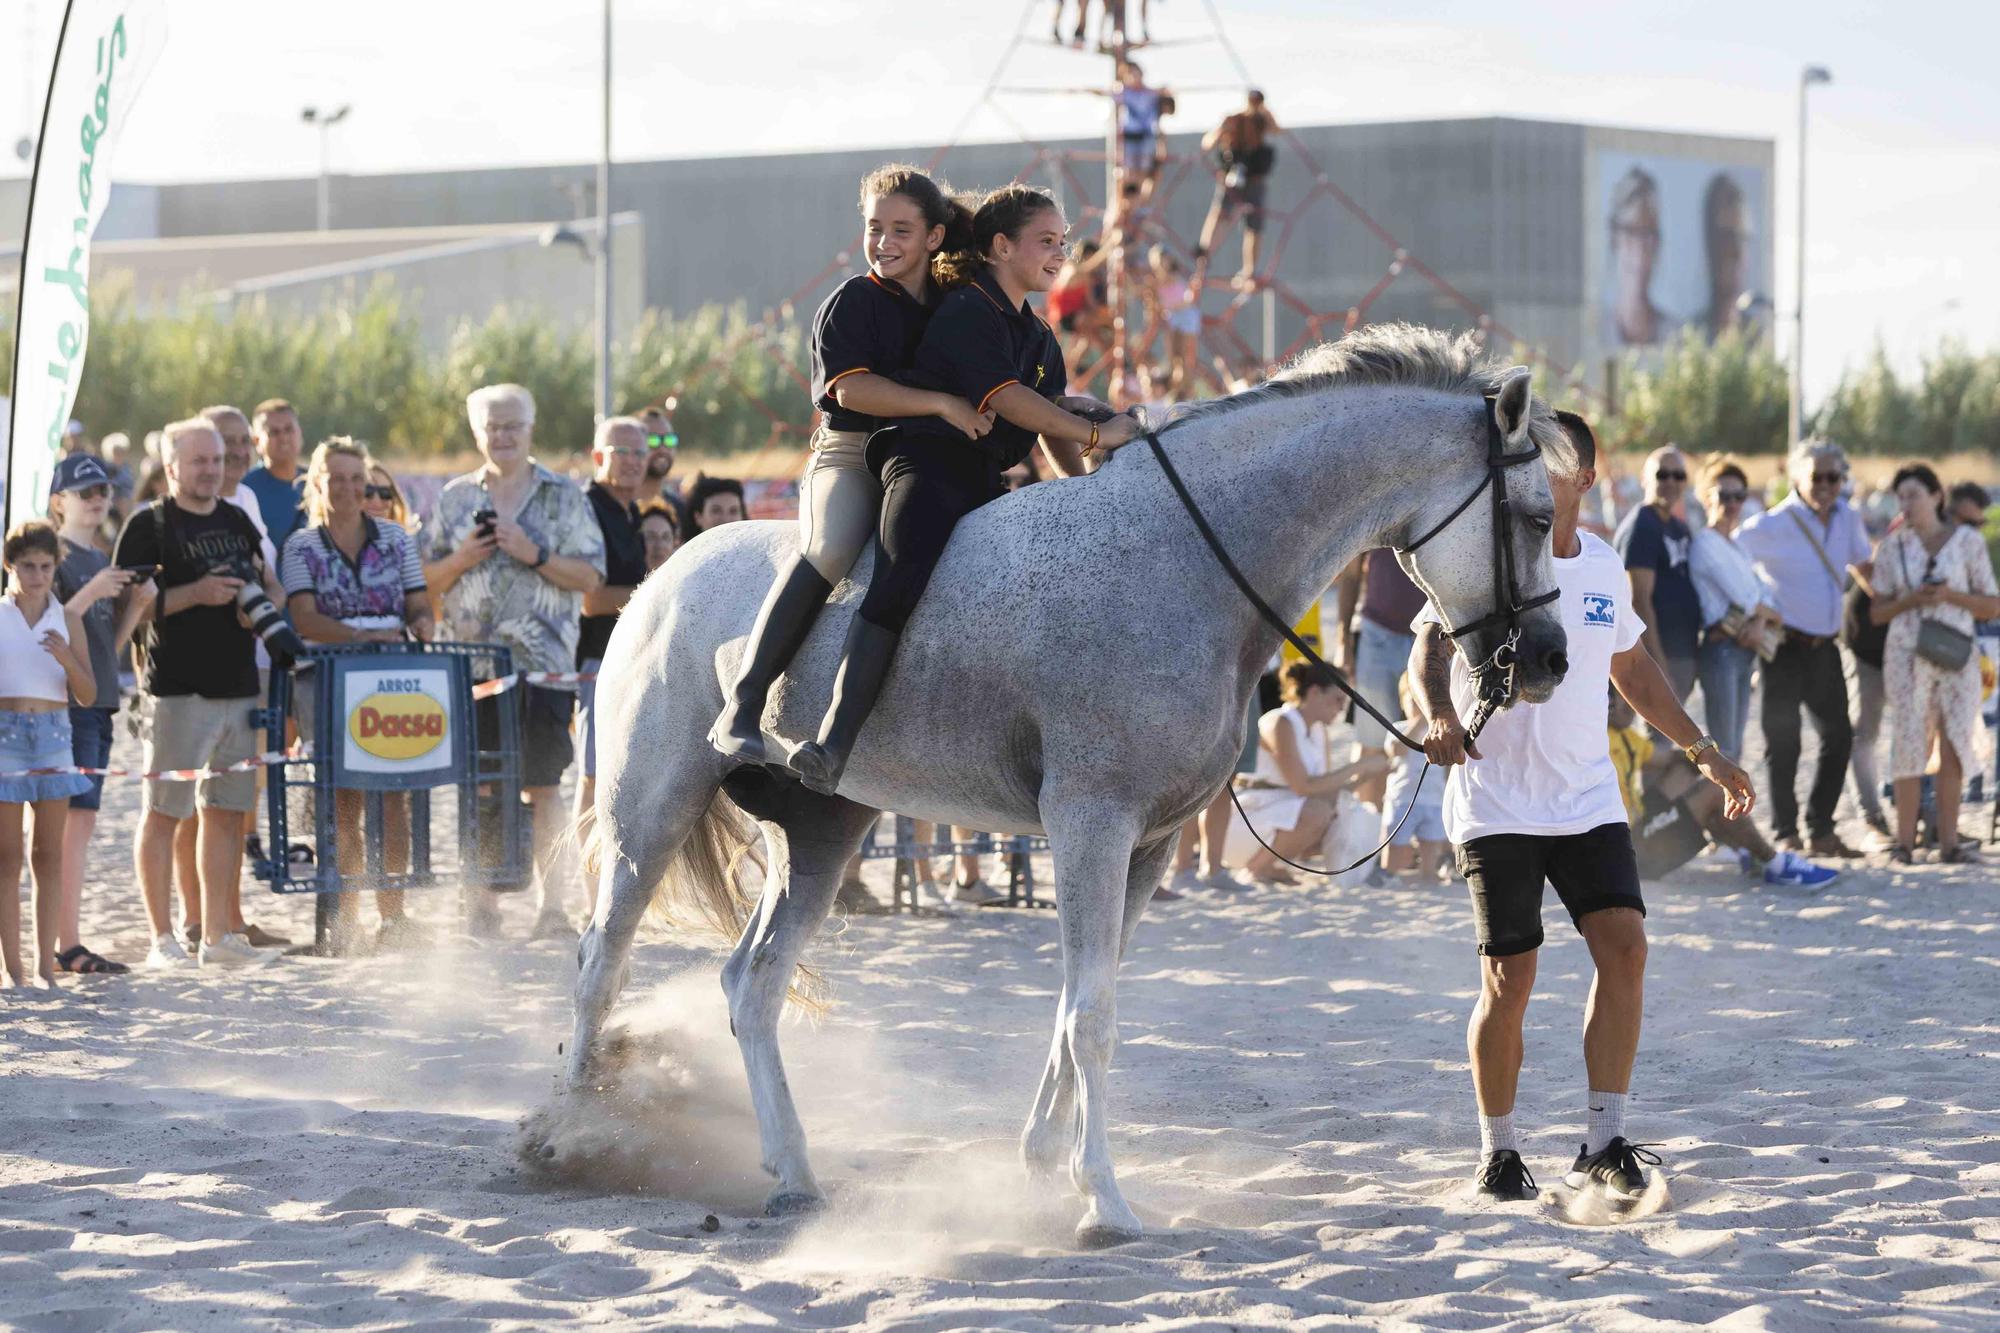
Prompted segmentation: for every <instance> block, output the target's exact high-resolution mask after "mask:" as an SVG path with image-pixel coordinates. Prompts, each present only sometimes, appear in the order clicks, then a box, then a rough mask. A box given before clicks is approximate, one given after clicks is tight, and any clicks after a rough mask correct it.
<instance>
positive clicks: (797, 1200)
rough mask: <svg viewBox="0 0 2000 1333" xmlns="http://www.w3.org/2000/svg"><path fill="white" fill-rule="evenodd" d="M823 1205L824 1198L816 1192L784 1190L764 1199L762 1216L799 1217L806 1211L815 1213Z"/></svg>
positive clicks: (824, 1205) (824, 1204) (824, 1203)
mask: <svg viewBox="0 0 2000 1333" xmlns="http://www.w3.org/2000/svg"><path fill="white" fill-rule="evenodd" d="M824 1207H826V1200H825V1199H824V1198H822V1197H820V1196H819V1195H817V1194H805V1193H802V1192H800V1191H797V1190H784V1191H781V1192H779V1193H777V1194H773V1195H772V1196H771V1197H770V1198H768V1199H766V1200H765V1201H764V1216H766V1217H800V1216H803V1215H805V1214H807V1213H816V1212H818V1211H819V1210H820V1209H822V1208H824Z"/></svg>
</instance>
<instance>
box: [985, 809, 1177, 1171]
mask: <svg viewBox="0 0 2000 1333" xmlns="http://www.w3.org/2000/svg"><path fill="white" fill-rule="evenodd" d="M1174 837H1175V835H1173V834H1169V835H1168V836H1167V837H1164V838H1161V839H1160V840H1159V841H1157V842H1155V843H1153V844H1151V845H1150V846H1146V847H1141V848H1139V849H1138V850H1137V851H1135V852H1133V853H1132V861H1131V865H1130V868H1129V869H1128V871H1127V873H1126V879H1125V911H1124V917H1123V920H1122V921H1121V923H1120V930H1119V945H1118V957H1119V959H1120V960H1121V961H1122V960H1123V959H1124V957H1125V951H1126V950H1127V949H1130V948H1131V947H1132V932H1133V931H1134V930H1135V929H1137V927H1138V925H1139V916H1140V914H1141V913H1142V912H1144V911H1145V909H1146V903H1147V901H1148V900H1150V899H1151V898H1152V896H1153V890H1155V889H1157V888H1158V887H1159V886H1160V876H1162V875H1163V874H1165V873H1166V869H1167V862H1168V861H1170V860H1172V859H1173V852H1174ZM1068 1013H1069V993H1068V992H1067V991H1065V992H1064V993H1063V996H1062V998H1061V999H1059V1000H1058V1001H1057V1002H1056V1032H1055V1039H1054V1040H1053V1041H1051V1042H1050V1043H1049V1059H1048V1063H1047V1064H1046V1065H1044V1066H1043V1068H1042V1082H1041V1086H1040V1087H1038V1088H1036V1089H1035V1105H1034V1108H1033V1109H1032V1110H1031V1111H1029V1112H1028V1123H1027V1124H1026V1125H1025V1126H1024V1127H1023V1128H1022V1130H1021V1161H1022V1164H1023V1165H1025V1166H1026V1167H1027V1168H1028V1172H1029V1174H1030V1175H1034V1176H1042V1177H1047V1176H1052V1175H1054V1174H1055V1172H1056V1168H1057V1167H1058V1166H1060V1165H1061V1164H1062V1159H1063V1157H1064V1156H1065V1155H1066V1154H1067V1152H1068V1150H1069V1147H1070V1144H1071V1143H1072V1142H1073V1141H1074V1139H1075V1135H1076V1064H1075V1062H1074V1061H1073V1060H1071V1059H1070V1053H1069V1031H1068V1023H1067V1016H1068Z"/></svg>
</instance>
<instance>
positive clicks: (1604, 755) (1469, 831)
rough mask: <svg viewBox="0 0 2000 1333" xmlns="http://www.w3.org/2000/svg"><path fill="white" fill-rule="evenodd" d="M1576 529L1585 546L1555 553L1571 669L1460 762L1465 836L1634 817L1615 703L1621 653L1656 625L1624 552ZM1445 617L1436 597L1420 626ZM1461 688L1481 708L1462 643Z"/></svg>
mask: <svg viewBox="0 0 2000 1333" xmlns="http://www.w3.org/2000/svg"><path fill="white" fill-rule="evenodd" d="M1576 535H1577V540H1578V541H1579V542H1581V543H1582V545H1583V549H1582V550H1581V551H1579V552H1578V553H1577V554H1576V555H1575V556H1573V557H1572V558H1570V559H1568V560H1561V559H1558V560H1556V561H1555V569H1556V584H1557V586H1559V587H1560V588H1561V589H1562V597H1561V598H1560V599H1559V600H1558V602H1557V605H1559V606H1561V607H1562V617H1563V632H1564V633H1565V634H1567V635H1568V636H1569V673H1568V674H1567V675H1565V676H1564V677H1563V681H1562V684H1560V685H1558V686H1556V692H1555V693H1554V694H1553V695H1551V696H1550V697H1549V701H1548V702H1547V703H1542V704H1526V703H1519V704H1515V705H1514V706H1513V707H1512V708H1506V709H1502V710H1501V711H1500V712H1498V713H1495V714H1494V715H1493V719H1492V721H1490V722H1488V723H1487V724H1486V729H1485V730H1484V731H1482V732H1480V733H1479V742H1478V743H1479V750H1480V753H1481V754H1484V755H1485V756H1486V757H1485V758H1484V759H1473V760H1469V761H1468V762H1466V763H1463V764H1459V765H1457V766H1455V767H1454V768H1453V769H1452V770H1451V775H1450V777H1449V778H1448V779H1447V781H1446V782H1445V788H1444V829H1445V835H1446V836H1447V837H1449V838H1450V839H1451V840H1452V841H1453V842H1455V843H1466V842H1470V841H1472V839H1474V838H1483V837H1486V836H1487V835H1489V834H1493V833H1533V834H1539V835H1542V836H1544V837H1566V836H1568V835H1570V834H1572V833H1587V832H1589V831H1590V830H1591V829H1594V828H1596V827H1598V826H1599V825H1600V824H1623V823H1625V822H1626V819H1625V801H1624V798H1623V797H1621V796H1620V795H1619V792H1618V770H1617V769H1616V768H1614V767H1613V766H1612V764H1611V745H1610V741H1609V739H1608V733H1607V732H1606V731H1605V708H1606V704H1607V702H1608V699H1609V690H1610V688H1611V658H1612V656H1613V655H1614V654H1616V653H1622V652H1624V651H1625V650H1626V649H1627V648H1630V647H1631V646H1632V645H1633V644H1635V643H1637V642H1639V638H1640V636H1641V635H1642V634H1644V633H1645V631H1646V627H1645V625H1644V624H1642V623H1641V622H1640V620H1639V617H1638V616H1637V615H1636V614H1634V613H1633V610H1632V585H1631V582H1630V580H1629V579H1628V578H1627V577H1626V574H1625V562H1624V561H1623V560H1622V559H1620V558H1619V556H1618V552H1616V551H1614V550H1612V549H1611V547H1610V546H1609V545H1607V544H1606V543H1605V542H1604V541H1603V540H1602V539H1601V538H1598V537H1595V536H1592V535H1591V534H1590V533H1588V532H1582V531H1579V532H1578V533H1577V534H1576ZM1440 619H1441V617H1440V616H1439V615H1438V614H1437V609H1436V608H1435V607H1433V606H1431V605H1429V604H1426V605H1425V607H1424V609H1423V610H1422V611H1420V612H1418V613H1417V618H1416V620H1414V621H1413V622H1411V627H1412V628H1415V627H1416V626H1418V625H1422V624H1424V623H1426V622H1436V621H1439V620H1440ZM1451 697H1452V702H1453V703H1454V704H1455V705H1456V706H1457V707H1458V711H1459V715H1460V716H1461V717H1469V716H1471V713H1472V707H1473V703H1474V696H1473V690H1472V671H1471V668H1470V667H1469V666H1468V665H1467V664H1466V660H1465V655H1464V654H1462V653H1459V654H1454V655H1453V657H1452V663H1451Z"/></svg>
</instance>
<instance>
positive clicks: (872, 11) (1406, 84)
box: [0, 0, 2000, 398]
mask: <svg viewBox="0 0 2000 1333" xmlns="http://www.w3.org/2000/svg"><path fill="white" fill-rule="evenodd" d="M171 7H172V34H171V36H170V38H169V44H168V47H167V50H166V53H165V55H164V56H163V57H162V59H161V62H160V65H159V67H158V69H157V70H156V71H155V72H154V74H153V76H152V82H151V83H150V84H149V85H148V87H147V90H146V92H145V95H144V98H143V100H142V102H141V105H140V111H141V115H140V118H139V120H138V121H136V122H135V123H134V125H133V126H132V128H131V129H130V131H129V132H128V135H127V137H126V139H125V141H124V143H123V145H122V147H121V149H120V153H119V158H118V161H117V163H116V164H115V172H116V174H117V176H118V178H120V179H123V180H133V181H147V182H166V181H180V180H216V179H230V178H255V177H269V176H300V175H310V174H312V173H313V172H315V171H316V170H317V168H318V152H319V148H318V143H317V137H316V134H315V132H314V131H313V130H311V129H309V128H307V127H306V126H304V125H303V124H301V123H300V119H299V111H300V109H301V108H302V107H304V106H307V105H313V104H318V105H326V106H331V105H338V104H341V103H351V104H352V105H353V107H354V111H353V113H352V115H351V116H350V117H349V119H348V121H347V122H346V123H345V124H343V125H342V126H340V127H339V128H338V129H336V130H334V131H333V132H332V134H331V136H330V139H329V155H330V163H331V168H332V170H333V171H335V172H337V173H374V172H388V171H401V170H412V169H438V168H451V167H466V166H485V165H520V164H531V163H545V162H568V161H582V160H589V159H592V158H594V157H595V155H596V152H597V143H598V133H599V130H598V97H599V93H598V86H599V85H598V68H599V63H598V62H599V42H600V31H601V30H600V26H599V24H600V22H601V19H600V15H601V12H602V11H601V6H600V4H599V3H598V0H340V3H338V4H334V5H326V6H319V5H308V4H302V3H296V2H294V3H284V4H274V3H271V0H171ZM1092 8H1093V13H1094V12H1095V8H1096V7H1095V5H1093V7H1092ZM1131 8H1132V9H1133V11H1134V13H1135V15H1136V12H1137V8H1138V0H1131ZM1053 9H1054V0H1033V3H1032V4H1029V5H1027V6H1025V8H1024V7H1023V6H1022V5H1019V4H1016V3H1014V2H1013V0H990V2H989V3H972V2H971V0H878V2H876V3H867V2H866V0H706V2H705V3H700V4H693V3H688V2H687V0H615V8H614V19H615V25H616V27H615V40H614V54H613V69H614V76H613V85H614V93H613V120H614V124H615V130H614V138H613V154H614V156H615V157H618V158H628V159H634V160H641V159H652V158H661V157H687V156H707V155H716V154H737V153H745V152H777V151H795V150H811V149H816V148H833V147H845V148H852V147H863V146H870V145H882V146H885V147H886V146H895V145H906V144H916V143H930V142H936V141H937V140H939V139H940V138H942V137H945V136H946V135H948V134H949V133H950V132H951V131H952V130H953V129H954V127H957V126H959V125H960V124H961V122H962V121H963V122H964V130H963V134H962V136H961V137H962V138H963V139H965V140H967V141H978V140H1007V139H1011V138H1013V137H1014V133H1015V130H1016V129H1017V128H1018V129H1019V130H1020V131H1023V132H1026V133H1030V134H1034V135H1037V136H1047V137H1058V136H1070V135H1076V134H1079V133H1085V132H1094V131H1095V129H1096V127H1097V126H1099V125H1101V124H1102V120H1101V115H1102V113H1101V110H1100V108H1099V104H1097V103H1095V102H1093V101H1089V100H1086V99H1083V98H1079V97H1075V96H1067V95H1055V94H1048V93H1032V92H1012V91H1009V92H1005V93H1002V94H1000V95H999V96H997V97H996V98H994V99H993V104H991V105H986V106H981V105H980V99H981V93H982V91H983V90H984V89H985V87H986V86H987V84H988V82H989V80H990V78H991V77H992V75H993V72H994V70H995V68H996V66H997V65H998V63H999V62H1000V59H1001V56H1002V54H1003V52H1004V51H1005V50H1006V48H1007V45H1008V43H1009V40H1010V38H1011V37H1012V36H1013V34H1014V33H1015V32H1016V31H1017V29H1019V28H1020V27H1022V25H1023V18H1024V16H1025V17H1026V24H1025V27H1026V31H1027V33H1028V35H1029V38H1030V40H1029V41H1028V42H1026V43H1025V44H1024V45H1023V46H1022V47H1021V48H1020V49H1019V50H1018V52H1017V53H1016V54H1015V56H1014V57H1013V58H1012V60H1011V61H1010V62H1009V65H1008V73H1007V76H1006V79H1005V83H1006V85H1007V86H1008V87H1010V88H1051V87H1058V88H1060V87H1075V86H1078V85H1081V84H1084V83H1088V82H1094V81H1096V80H1098V79H1100V78H1102V76H1103V72H1102V62H1101V61H1099V60H1095V59H1086V58H1085V57H1083V56H1079V55H1075V54H1072V53H1069V52H1067V51H1062V50H1058V49H1056V48H1054V47H1053V46H1052V45H1051V44H1050V43H1049V41H1048V31H1049V26H1050V16H1051V13H1052V11H1053ZM1213 9H1214V12H1215V13H1217V14H1219V16H1220V19H1221V24H1222V29H1223V31H1224V32H1226V34H1227V35H1228V38H1229V40H1230V44H1231V45H1232V46H1233V47H1234V50H1235V52H1236V54H1237V56H1239V57H1240V59H1241V60H1242V62H1243V65H1244V66H1245V67H1246V68H1247V69H1248V71H1249V73H1250V76H1251V77H1252V78H1253V79H1254V80H1255V81H1256V83H1257V84H1258V85H1259V86H1261V87H1262V88H1263V89H1264V90H1265V91H1266V92H1267V94H1268V95H1269V97H1270V101H1271V106H1272V108H1273V110H1274V111H1276V112H1277V113H1278V114H1279V115H1280V116H1281V117H1282V118H1283V119H1284V120H1285V121H1287V122H1288V123H1290V124H1293V125H1308V124H1327V123H1339V122H1347V121H1380V120H1399V119H1406V118H1426V117H1442V116H1486V115H1501V116H1519V117H1526V118H1533V119H1546V120H1573V121H1584V122H1589V123H1596V124H1610V125H1630V126H1638V127H1643V128H1655V129H1669V130H1679V131H1693V132H1703V133H1715V134H1728V135H1744V136H1753V137H1763V138H1772V139H1775V140H1776V141H1777V151H1778V176H1777V189H1776V196H1777V201H1778V202H1777V209H1778V213H1777V219H1776V224H1777V225H1776V234H1775V241H1776V247H1775V248H1776V269H1777V273H1778V282H1777V300H1778V303H1779V305H1780V307H1781V308H1782V309H1784V310H1786V311H1789V310H1790V309H1791V307H1792V301H1793V295H1792V293H1793V290H1794V284H1793V280H1792V274H1793V270H1794V263H1795V259H1794V255H1795V246H1794V242H1793V237H1794V227H1795V225H1796V217H1797V213H1796V207H1795V201H1796V196H1797V175H1796V171H1797V160H1798V159H1797V117H1798V100H1797V98H1798V73H1799V69H1800V67H1801V66H1802V65H1804V64H1807V63H1813V64H1821V65H1825V66H1827V67H1828V68H1830V69H1831V71H1832V73H1833V82H1832V84H1831V85H1828V86H1822V87H1817V88H1815V89H1814V90H1813V92H1812V95H1811V96H1812V104H1811V130H1810V133H1811V143H1810V157H1809V168H1810V169H1809V173H1808V180H1809V185H1810V193H1809V196H1808V202H1807V217H1808V221H1809V232H1808V237H1807V245H1806V291H1807V308H1808V319H1807V325H1806V383H1807V390H1808V397H1809V398H1816V397H1818V396H1819V395H1820V394H1822V393H1824V392H1825V391H1826V390H1827V389H1829V388H1830V387H1831V386H1832V384H1833V383H1834V382H1835V381H1836V380H1837V378H1838V377H1839V375H1840V373H1841V371H1842V369H1843V368H1844V367H1849V366H1853V365H1856V364H1859V363H1860V362H1861V361H1863V360H1864V359H1865V358H1866V357H1867V356H1868V355H1869V354H1870V352H1871V350H1872V349H1873V348H1874V346H1875V345H1876V344H1877V343H1878V342H1879V343H1880V344H1881V345H1883V346H1884V347H1886V348H1887V349H1888V351H1889V353H1890V354H1891V356H1892V357H1893V358H1894V359H1895V360H1896V361H1897V363H1898V364H1899V365H1901V366H1905V367H1910V366H1914V365H1915V364H1916V362H1917V360H1918V358H1919V356H1920V355H1921V353H1922V352H1923V351H1925V350H1928V349H1930V348H1933V347H1935V346H1936V345H1937V344H1938V342H1939V341H1940V340H1941V339H1943V338H1945V337H1955V338H1958V339H1961V340H1963V341H1965V342H1966V343H1968V344H1970V345H1971V346H1973V347H1975V348H1994V347H2000V225H1996V218H2000V79H1996V78H1995V76H1994V74H1993V68H1992V61H1993V53H1994V52H1995V51H1996V50H2000V4H1994V3H1992V2H1991V0H1979V2H1977V3H1974V2H1973V0H1959V2H1958V3H1942V2H1940V0H1907V2H1905V3H1898V4H1893V5H1892V4H1867V3H1856V2H1853V0H1817V2H1815V3H1800V2H1799V0H1728V2H1726V3H1725V2H1721V0H1683V2H1681V3H1661V4H1654V5H1649V6H1640V5H1635V4H1632V3H1630V0H1626V3H1619V4H1604V3H1602V0H1597V2H1595V3H1577V2H1575V0H1514V2H1513V3H1511V4H1505V5H1500V4H1493V3H1490V2H1489V3H1478V4H1474V3H1458V2H1456V0H1430V2H1428V3H1427V2H1426V0H1213ZM1152 10H1153V16H1152V17H1153V29H1154V35H1155V36H1156V37H1159V38H1162V39H1187V40H1185V42H1184V43H1183V44H1179V45H1171V46H1170V45H1162V46H1161V47H1159V48H1158V49H1156V50H1155V51H1154V52H1152V53H1151V54H1150V56H1149V58H1148V60H1147V66H1148V70H1149V73H1150V74H1152V75H1153V76H1154V78H1155V80H1156V81H1159V80H1164V81H1166V82H1169V83H1172V84H1174V85H1176V86H1177V87H1178V88H1181V89H1190V88H1201V87H1204V86H1214V87H1215V91H1212V92H1200V91H1196V92H1183V94H1182V96H1181V98H1180V102H1181V111H1182V114H1181V116H1180V117H1179V119H1178V123H1179V124H1181V125H1195V124H1204V123H1206V122H1208V121H1211V120H1213V119H1215V118H1216V117H1217V116H1219V115H1220V114H1221V113H1222V112H1223V111H1225V110H1227V109H1228V107H1229V105H1230V103H1232V102H1233V101H1234V100H1235V98H1236V96H1237V93H1236V91H1235V90H1236V89H1239V88H1240V87H1241V79H1240V77H1239V76H1238V75H1236V73H1235V71H1234V66H1233V65H1232V64H1231V63H1230V60H1229V56H1228V55H1227V53H1226V52H1225V50H1224V49H1223V47H1222V46H1221V45H1220V44H1218V43H1217V42H1215V41H1214V40H1213V37H1212V34H1213V32H1214V31H1215V29H1214V27H1213V26H1212V24H1211V21H1210V12H1211V11H1210V5H1209V0H1152ZM60 11H61V0H0V140H4V143H5V144H6V145H8V146H11V145H12V144H13V142H14V141H15V140H16V139H18V138H20V137H21V136H22V135H23V134H25V133H28V132H30V131H31V130H32V127H33V120H34V118H35V117H37V116H38V115H39V106H40V101H41V97H42V95H43V90H44V89H43V85H44V83H45V80H46V78H47V70H48V63H49V58H50V54H51V53H52V51H53V49H54V43H55V34H56V25H57V21H58V19H59V16H60ZM1072 13H1073V7H1072ZM968 114H970V117H971V118H970V120H969V121H966V120H965V117H966V116H967V115H968ZM1010 121H1011V122H1012V123H1010ZM24 170H25V168H22V167H20V166H19V165H18V164H17V163H15V162H14V161H13V158H12V155H11V153H7V154H5V156H4V161H0V173H6V174H17V173H19V172H21V171H24ZM1330 171H1331V174H1332V175H1333V176H1334V178H1335V179H1336V180H1338V178H1339V168H1338V164H1330ZM1359 202H1360V203H1361V204H1362V205H1363V207H1366V206H1367V204H1368V200H1367V199H1366V198H1362V199H1361V200H1360V201H1359ZM1445 276H1446V277H1447V278H1448V277H1450V276H1451V275H1450V274H1448V273H1447V274H1446V275H1445ZM1497 313H1498V314H1500V316H1501V317H1502V318H1503V319H1504V318H1505V312H1504V310H1503V311H1499V312H1497Z"/></svg>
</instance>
